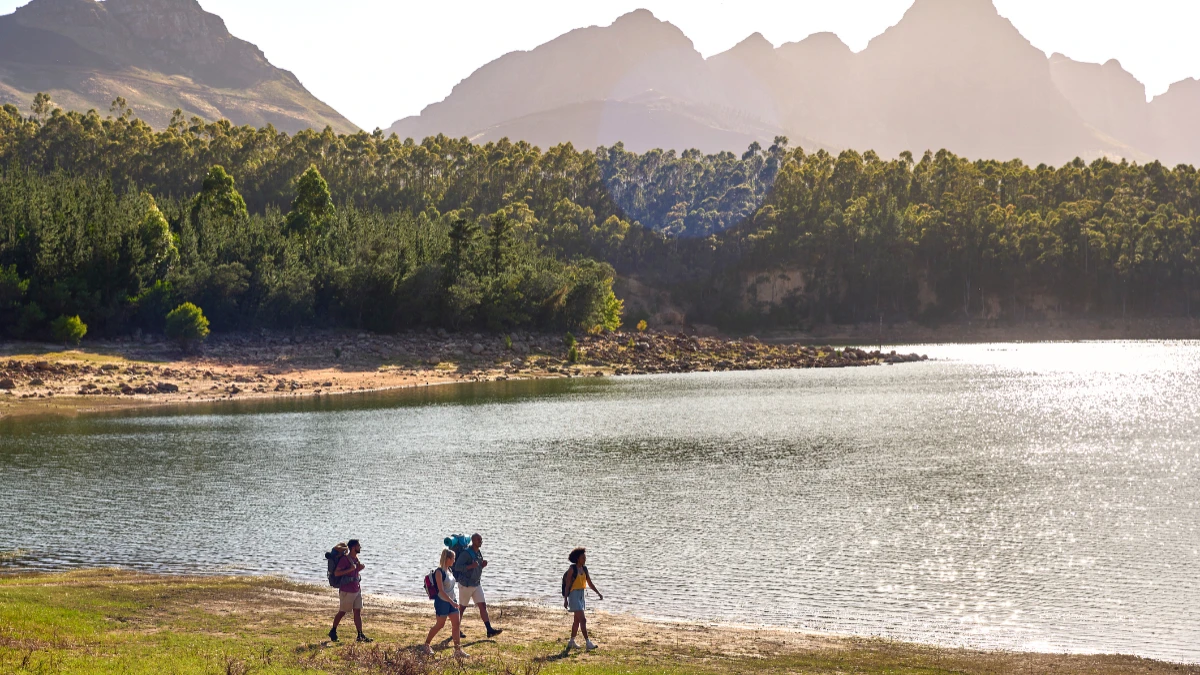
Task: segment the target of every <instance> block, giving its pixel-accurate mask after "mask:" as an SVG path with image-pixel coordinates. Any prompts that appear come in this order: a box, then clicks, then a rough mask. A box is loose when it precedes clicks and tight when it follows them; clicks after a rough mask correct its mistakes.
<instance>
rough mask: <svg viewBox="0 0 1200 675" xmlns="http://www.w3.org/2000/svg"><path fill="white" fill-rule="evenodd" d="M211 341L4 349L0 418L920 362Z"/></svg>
mask: <svg viewBox="0 0 1200 675" xmlns="http://www.w3.org/2000/svg"><path fill="white" fill-rule="evenodd" d="M569 342H570V339H569V338H567V339H564V336H563V335H558V334H545V333H522V334H514V335H488V336H484V335H483V334H478V333H476V334H452V333H446V332H445V331H438V332H432V331H426V332H420V333H408V334H404V335H397V336H383V335H370V334H366V333H358V334H353V333H345V332H309V333H303V334H288V335H283V334H269V333H266V332H263V333H259V334H256V335H248V334H230V335H219V336H215V337H214V338H213V339H212V340H211V341H210V342H209V343H208V344H206V345H204V346H203V348H202V350H200V351H198V352H197V353H194V354H185V353H183V352H182V351H181V350H180V349H179V348H178V347H177V346H175V345H172V344H169V343H165V342H162V341H159V340H156V339H153V338H151V339H143V340H137V341H134V340H118V341H108V342H97V343H89V344H88V345H87V346H86V347H85V348H82V349H63V348H62V347H58V346H54V345H48V344H42V343H8V344H0V419H4V418H10V417H28V416H39V415H51V416H53V415H59V416H62V415H68V416H69V415H78V414H81V413H90V412H100V411H118V410H130V409H140V408H148V407H162V406H177V405H188V404H195V403H214V402H220V401H234V400H237V401H245V400H272V399H300V398H314V397H324V396H337V395H345V394H364V393H372V392H386V391H393V390H403V389H411V388H415V387H425V386H434V385H443V384H455V383H472V382H494V381H510V380H529V379H547V378H576V377H613V376H623V375H645V374H665V373H693V372H725V371H745V370H782V369H798V368H846V367H863V366H875V365H881V364H896V363H907V362H912V361H919V360H922V358H923V357H922V356H920V355H916V354H898V353H896V352H888V353H881V352H879V351H868V350H863V349H858V348H853V347H846V348H837V349H835V348H833V347H828V346H824V347H814V346H811V345H806V344H802V343H800V342H797V341H777V340H773V341H771V342H770V343H765V342H762V341H759V340H758V339H757V338H754V337H747V338H740V339H734V338H719V337H703V336H698V335H690V334H687V333H683V332H677V333H667V332H657V331H656V332H633V333H620V332H618V333H607V334H604V335H588V336H582V337H580V338H578V339H577V340H576V341H575V343H573V344H570V343H569Z"/></svg>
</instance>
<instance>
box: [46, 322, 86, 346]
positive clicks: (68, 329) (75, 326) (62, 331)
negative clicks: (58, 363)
mask: <svg viewBox="0 0 1200 675" xmlns="http://www.w3.org/2000/svg"><path fill="white" fill-rule="evenodd" d="M50 329H51V330H52V331H53V332H54V339H55V340H58V341H59V342H62V343H64V344H69V345H77V344H79V341H80V340H82V339H83V336H85V335H87V324H85V323H84V322H83V321H82V320H81V319H80V318H79V317H78V316H60V317H58V318H57V319H55V320H54V323H53V324H51V326H50Z"/></svg>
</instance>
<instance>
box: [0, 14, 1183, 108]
mask: <svg viewBox="0 0 1200 675" xmlns="http://www.w3.org/2000/svg"><path fill="white" fill-rule="evenodd" d="M26 2H28V0H0V14H7V13H9V12H11V11H12V10H13V9H15V8H16V7H18V6H20V5H24V4H26ZM995 3H996V6H997V7H998V8H999V10H1000V13H1001V14H1002V15H1004V16H1006V17H1008V18H1009V19H1011V20H1012V22H1013V23H1014V24H1015V25H1016V26H1017V28H1018V29H1020V30H1021V32H1022V33H1024V35H1025V37H1027V38H1029V40H1030V41H1031V42H1032V43H1033V44H1034V45H1036V46H1037V47H1039V48H1040V49H1043V50H1045V51H1046V52H1047V53H1051V52H1056V51H1057V52H1062V53H1064V54H1066V55H1067V56H1070V57H1072V58H1074V59H1077V60H1081V61H1091V62H1104V61H1107V60H1108V59H1110V58H1116V59H1119V60H1120V61H1121V63H1122V65H1124V66H1125V68H1126V69H1127V70H1129V71H1130V72H1131V73H1133V74H1134V75H1135V76H1136V77H1137V78H1138V79H1140V80H1141V81H1142V82H1144V83H1145V84H1146V85H1147V89H1148V91H1149V94H1150V95H1155V94H1159V93H1162V92H1163V91H1166V89H1167V87H1168V86H1169V85H1170V84H1171V83H1172V82H1176V81H1178V80H1181V79H1184V78H1188V77H1200V49H1198V48H1197V46H1196V41H1195V27H1196V26H1197V25H1200V2H1197V1H1196V0H995ZM200 4H201V5H202V6H203V7H204V8H205V9H206V10H208V11H210V12H214V13H216V14H219V15H220V16H222V17H224V18H225V21H226V23H227V24H228V26H229V29H230V32H232V33H233V34H234V35H237V36H238V37H240V38H243V39H245V40H248V41H250V42H253V43H255V44H257V45H258V46H259V47H260V48H262V50H263V51H264V52H265V53H266V55H267V58H269V59H270V60H271V62H272V63H274V64H275V65H277V66H279V67H281V68H287V69H288V70H291V71H293V72H294V73H296V75H297V76H298V77H299V78H300V80H301V82H303V83H304V84H305V86H307V87H308V89H309V90H310V91H312V92H313V93H314V94H316V95H317V97H319V98H321V99H322V100H324V101H325V102H327V103H329V104H330V105H332V106H333V107H334V108H336V109H337V110H339V111H340V112H341V113H342V114H344V115H346V116H347V117H349V118H350V120H351V121H353V122H354V123H356V124H358V125H359V126H361V127H363V128H366V129H373V128H375V127H376V126H378V127H383V128H387V127H388V126H390V125H391V124H392V122H394V121H396V120H397V119H399V118H401V117H405V116H407V115H415V114H417V113H419V112H420V111H421V109H422V108H423V107H425V106H426V105H428V104H430V103H433V102H435V101H439V100H441V99H443V98H445V97H446V95H447V94H449V93H450V89H451V88H452V87H453V86H454V85H455V84H457V83H458V82H459V81H460V80H462V79H463V78H465V77H467V76H468V75H470V74H471V73H472V72H473V71H474V70H475V69H476V68H478V67H479V66H482V65H483V64H485V63H487V62H488V61H491V60H493V59H495V58H497V57H499V56H502V55H504V54H506V53H508V52H510V51H514V50H518V49H532V48H534V47H536V46H538V45H539V44H542V43H543V42H546V41H548V40H551V39H553V38H555V37H557V36H558V35H560V34H562V33H565V32H567V31H568V30H571V29H573V28H578V27H582V26H588V25H608V24H609V23H612V21H613V19H615V18H616V17H618V16H620V15H621V14H624V13H626V12H629V11H632V10H634V9H637V8H639V7H645V8H647V9H649V10H651V11H652V12H654V14H655V15H656V16H657V17H658V18H660V19H664V20H666V21H670V22H671V23H673V24H675V25H676V26H679V27H680V28H681V29H682V30H683V32H684V33H686V34H687V35H688V36H689V37H690V38H691V39H692V41H693V42H695V44H696V47H697V49H699V50H700V52H701V53H702V54H704V55H705V56H711V55H713V54H716V53H718V52H721V51H724V50H725V49H728V48H729V47H732V46H733V45H734V44H737V43H738V42H740V41H741V40H742V39H744V38H745V37H746V36H748V35H750V34H751V33H754V32H756V31H757V32H761V33H762V34H763V35H765V36H766V37H767V39H768V40H770V41H771V42H773V43H775V44H776V45H779V44H782V43H784V42H791V41H794V40H800V39H803V38H804V37H806V36H808V35H810V34H812V33H815V32H819V31H832V32H834V33H837V34H838V35H839V36H841V38H842V40H843V41H845V42H846V43H847V44H849V45H850V47H851V48H852V49H854V50H856V51H857V50H860V49H862V48H863V47H865V46H866V44H867V42H868V41H870V39H871V38H872V37H874V36H876V35H878V34H879V33H881V32H883V30H884V29H886V28H887V27H888V26H891V25H892V24H894V23H896V22H897V21H898V20H899V19H900V17H901V16H903V14H904V12H905V10H906V9H908V7H909V6H911V4H912V0H508V1H506V2H498V1H497V0H436V1H434V0H200Z"/></svg>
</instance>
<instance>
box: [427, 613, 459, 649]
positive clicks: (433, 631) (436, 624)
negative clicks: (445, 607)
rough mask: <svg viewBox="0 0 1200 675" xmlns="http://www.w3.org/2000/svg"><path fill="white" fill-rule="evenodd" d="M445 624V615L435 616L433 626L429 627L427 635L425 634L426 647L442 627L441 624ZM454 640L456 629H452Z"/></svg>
mask: <svg viewBox="0 0 1200 675" xmlns="http://www.w3.org/2000/svg"><path fill="white" fill-rule="evenodd" d="M445 625H446V617H444V616H439V617H438V618H437V621H436V622H434V624H433V628H430V629H429V635H426V636H425V646H426V647H428V646H429V645H430V644H431V643H432V642H433V638H435V637H436V636H437V634H438V631H440V630H441V629H442V626H445ZM454 640H455V641H458V631H454Z"/></svg>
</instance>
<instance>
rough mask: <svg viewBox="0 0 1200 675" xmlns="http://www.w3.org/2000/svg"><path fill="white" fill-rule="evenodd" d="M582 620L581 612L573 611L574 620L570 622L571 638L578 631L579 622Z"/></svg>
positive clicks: (573, 637)
mask: <svg viewBox="0 0 1200 675" xmlns="http://www.w3.org/2000/svg"><path fill="white" fill-rule="evenodd" d="M582 620H583V612H575V620H574V621H572V622H571V639H572V640H574V639H575V636H576V635H577V634H578V633H579V622H580V621H582Z"/></svg>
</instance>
